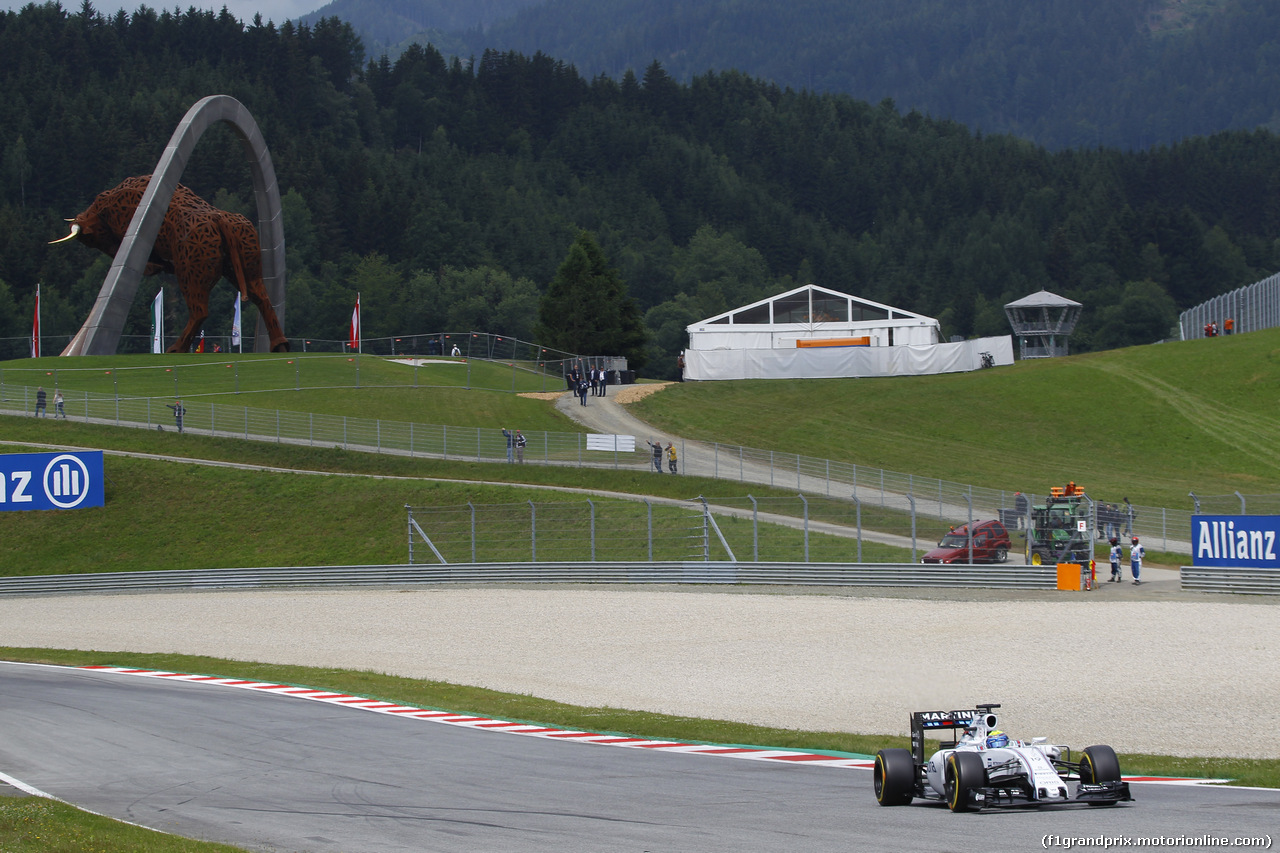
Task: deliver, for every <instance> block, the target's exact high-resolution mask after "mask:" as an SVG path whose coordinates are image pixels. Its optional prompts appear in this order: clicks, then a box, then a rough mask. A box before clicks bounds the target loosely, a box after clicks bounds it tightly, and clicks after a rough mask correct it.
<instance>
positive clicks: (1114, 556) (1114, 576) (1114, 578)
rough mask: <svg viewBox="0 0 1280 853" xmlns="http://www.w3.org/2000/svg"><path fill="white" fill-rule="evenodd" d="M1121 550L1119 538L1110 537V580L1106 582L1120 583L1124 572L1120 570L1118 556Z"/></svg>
mask: <svg viewBox="0 0 1280 853" xmlns="http://www.w3.org/2000/svg"><path fill="white" fill-rule="evenodd" d="M1122 553H1123V552H1122V551H1121V549H1120V540H1119V539H1117V538H1116V537H1114V536H1113V537H1111V580H1109V581H1108V583H1120V581H1122V580H1124V574H1123V573H1121V571H1120V556H1121V554H1122Z"/></svg>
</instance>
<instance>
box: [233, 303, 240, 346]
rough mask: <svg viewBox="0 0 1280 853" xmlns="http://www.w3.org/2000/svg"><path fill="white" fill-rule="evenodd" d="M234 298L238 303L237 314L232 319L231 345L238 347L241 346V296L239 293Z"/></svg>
mask: <svg viewBox="0 0 1280 853" xmlns="http://www.w3.org/2000/svg"><path fill="white" fill-rule="evenodd" d="M234 299H235V303H236V315H235V317H234V318H233V319H232V320H231V345H232V346H233V347H238V346H240V296H239V294H237V295H236V296H235V297H234Z"/></svg>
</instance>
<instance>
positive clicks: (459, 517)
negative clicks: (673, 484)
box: [405, 495, 945, 565]
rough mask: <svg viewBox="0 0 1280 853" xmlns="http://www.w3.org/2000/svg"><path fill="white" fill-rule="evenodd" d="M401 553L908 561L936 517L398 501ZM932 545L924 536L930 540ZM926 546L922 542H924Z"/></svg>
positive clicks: (700, 502)
mask: <svg viewBox="0 0 1280 853" xmlns="http://www.w3.org/2000/svg"><path fill="white" fill-rule="evenodd" d="M405 509H406V511H407V513H408V530H409V563H410V564H411V565H414V564H423V563H440V564H453V563H520V562H535V563H536V562H551V563H558V562H655V561H657V562H665V561H686V562H687V561H695V560H702V561H729V562H751V563H760V562H766V563H781V562H796V563H863V562H868V563H884V562H898V563H903V562H915V561H916V559H917V556H918V551H917V550H915V549H912V548H911V547H910V546H911V539H910V538H909V536H905V535H902V534H903V533H906V532H907V531H908V530H909V529H910V528H912V527H915V526H916V523H917V521H918V522H919V527H920V529H922V530H923V529H927V530H928V531H929V534H930V535H931V536H932V535H933V534H935V533H936V534H938V535H941V534H940V533H938V531H939V530H940V529H945V528H944V526H943V525H941V524H940V523H939V522H937V521H935V520H923V519H922V520H914V519H908V518H902V517H894V514H893V513H889V514H883V513H882V514H880V515H879V516H876V517H875V518H876V521H877V522H878V523H879V527H878V528H877V529H876V530H874V531H872V530H869V529H865V528H864V527H863V526H862V524H861V522H862V518H861V514H860V512H859V511H858V507H857V505H856V504H854V503H853V502H851V501H840V500H836V499H830V498H817V497H806V496H804V495H797V496H795V497H791V498H784V497H755V496H752V495H746V496H738V497H702V496H699V497H697V498H693V499H690V500H686V501H676V500H663V499H654V498H639V499H636V500H634V501H627V500H616V499H599V500H590V499H589V500H582V501H532V500H529V501H524V502H522V503H506V504H474V503H468V504H465V505H461V506H437V507H413V506H407V507H405ZM930 545H931V542H930ZM922 547H929V546H922Z"/></svg>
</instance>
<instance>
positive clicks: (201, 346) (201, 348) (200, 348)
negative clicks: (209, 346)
mask: <svg viewBox="0 0 1280 853" xmlns="http://www.w3.org/2000/svg"><path fill="white" fill-rule="evenodd" d="M196 352H204V330H201V331H200V343H198V344H196Z"/></svg>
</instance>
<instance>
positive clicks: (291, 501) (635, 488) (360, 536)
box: [0, 418, 909, 575]
mask: <svg viewBox="0 0 1280 853" xmlns="http://www.w3.org/2000/svg"><path fill="white" fill-rule="evenodd" d="M0 427H2V428H3V430H4V437H5V438H6V439H8V440H10V441H31V442H33V444H34V443H37V442H39V441H42V440H43V441H51V442H56V443H58V444H66V445H77V446H86V447H100V448H109V449H120V450H131V451H136V452H144V453H158V454H169V453H173V454H174V455H186V456H188V457H190V456H196V457H199V458H203V459H217V460H226V461H233V462H239V463H246V464H254V463H257V464H262V465H270V466H274V467H280V468H290V469H295V470H318V471H331V472H339V471H345V472H353V473H359V474H366V475H375V476H363V477H345V478H342V479H341V480H336V479H334V478H332V477H317V476H308V475H305V474H300V473H266V472H260V471H245V470H238V469H229V468H218V467H210V466H205V465H198V464H183V463H173V462H161V461H153V460H145V459H134V458H128V457H119V456H108V457H106V460H105V473H106V477H107V484H106V502H105V505H104V506H102V507H99V508H94V509H87V510H79V511H76V512H9V513H3V514H0V536H3V537H4V541H5V560H4V563H3V566H0V574H5V575H38V574H58V573H66V572H71V573H74V572H87V571H94V572H105V571H143V570H160V569H203V568H225V567H236V566H277V565H295V566H308V565H380V564H394V563H404V562H407V561H408V544H407V533H406V514H405V510H404V507H405V506H406V505H410V506H414V507H452V508H455V509H458V508H464V507H465V506H466V504H467V503H474V504H476V505H485V506H489V505H495V504H502V505H511V506H509V507H506V508H504V509H502V510H499V511H497V512H498V513H499V515H500V518H494V517H493V516H492V512H494V511H491V510H482V512H486V513H489V514H488V515H486V516H485V518H486V523H485V524H483V525H481V529H482V530H485V529H488V530H492V529H495V527H496V526H497V525H502V526H505V527H508V528H510V530H511V533H510V535H509V538H508V541H507V542H506V546H505V547H506V550H503V548H502V547H498V546H495V547H493V548H488V549H485V548H483V547H482V550H481V551H480V552H479V553H478V554H477V557H478V559H480V560H481V561H482V562H485V561H500V560H526V559H528V557H529V551H528V547H527V544H526V543H527V542H528V541H529V540H528V535H527V532H526V533H522V531H527V530H528V522H529V513H528V510H527V509H526V507H527V504H525V502H526V501H528V500H533V501H534V502H535V503H538V504H540V505H543V506H542V508H541V509H540V510H539V512H540V518H541V521H540V524H539V529H540V531H541V535H540V541H539V552H538V557H539V559H540V560H543V561H548V560H586V559H589V558H590V550H589V548H590V542H589V538H588V535H587V533H586V531H587V526H588V524H589V516H588V515H587V512H588V507H587V504H586V500H587V496H586V495H582V496H577V495H565V494H564V493H562V492H555V491H541V490H540V491H530V490H529V489H526V488H519V487H517V486H515V485H502V484H492V485H489V484H484V483H479V482H475V481H477V480H480V479H481V478H486V479H490V480H500V479H508V480H511V481H513V482H514V481H523V482H533V483H539V482H540V483H545V484H547V485H552V486H560V487H564V486H568V487H571V488H588V489H600V490H609V491H614V492H623V493H626V492H630V493H633V494H640V495H642V494H657V495H659V496H663V497H671V498H677V499H689V498H693V497H695V496H697V495H698V494H699V493H706V494H707V495H709V496H714V495H715V494H717V493H718V492H722V491H724V490H726V487H727V484H725V483H722V482H718V481H715V480H706V479H703V478H694V477H650V476H646V472H635V471H612V470H594V469H577V468H559V467H548V466H523V467H519V468H517V467H516V466H507V465H501V464H480V463H464V462H441V461H435V460H425V459H406V458H403V457H396V456H379V455H373V454H364V453H356V452H349V451H343V450H340V449H325V448H310V447H295V446H292V445H272V444H263V443H257V442H243V441H238V440H236V439H209V438H198V439H195V440H192V439H193V437H190V436H179V435H177V434H175V433H173V432H166V433H156V432H148V431H143V430H134V429H126V428H118V427H106V426H96V425H85V424H77V423H72V422H58V423H51V422H48V421H35V420H34V419H31V418H0ZM6 449H7V450H9V449H11V450H19V449H23V448H6ZM25 449H28V450H30V449H32V448H30V447H28V448H25ZM387 477H397V478H405V477H407V478H418V479H388V478H387ZM431 477H436V478H450V479H449V481H446V482H436V481H432V480H429V479H422V478H431ZM728 488H732V486H728ZM743 491H745V489H744V490H743ZM754 493H755V494H758V495H760V496H761V497H766V496H769V495H772V496H774V497H775V498H778V497H780V496H781V495H784V494H786V493H785V492H783V491H781V490H774V491H771V490H768V489H757V490H755V492H754ZM593 500H594V501H595V503H596V512H597V533H598V538H599V543H598V550H597V557H598V558H599V559H645V558H646V557H647V547H646V546H645V544H644V541H645V540H644V535H645V531H646V530H647V518H646V512H645V508H644V505H643V504H641V503H634V502H628V501H621V500H611V499H603V498H599V497H597V498H594V499H593ZM553 502H574V503H573V505H572V506H567V507H562V508H561V509H560V510H558V511H559V513H560V514H561V515H564V514H565V513H572V514H573V518H572V519H571V520H570V521H565V522H562V523H564V524H569V525H570V531H571V532H569V533H567V534H562V535H561V537H560V538H559V541H557V540H556V538H555V537H553V536H552V535H551V532H552V526H551V525H552V521H551V520H550V518H551V516H550V515H549V513H551V508H550V507H549V506H547V505H549V504H552V503H553ZM730 503H736V504H738V505H741V504H742V503H743V501H730ZM788 503H789V504H790V505H791V507H792V509H793V512H794V514H798V513H799V512H800V508H799V504H798V503H797V502H796V501H795V500H794V496H792V497H791V498H790V499H789V500H788ZM814 505H818V502H816V501H815V502H814ZM427 518H428V517H427V516H425V515H420V516H419V523H421V524H423V526H424V527H426V528H427V529H428V532H429V534H430V535H432V537H433V539H435V538H436V536H437V531H436V530H434V529H432V528H431V523H430V522H429V521H428V520H427ZM654 518H655V521H654V524H655V538H656V542H655V552H654V557H655V558H656V559H659V560H679V559H687V558H688V557H689V556H690V550H689V549H690V547H691V543H690V540H689V539H688V538H687V536H688V534H689V533H690V531H688V530H685V529H683V528H684V527H686V526H687V524H688V521H687V518H688V512H687V511H684V510H676V509H671V508H668V507H664V506H655V508H654ZM318 519H323V523H317V520H318ZM722 529H723V530H724V531H725V534H726V536H727V537H728V538H729V539H730V541H731V543H732V547H733V548H734V550H735V553H736V554H738V555H739V557H740V559H750V556H751V533H750V524H749V523H748V522H745V521H742V520H739V519H725V521H724V524H723V526H722ZM464 532H465V531H464ZM623 533H625V534H626V535H625V536H624V535H622V534H623ZM440 536H441V538H440V539H439V540H438V541H437V544H438V545H440V546H441V547H443V548H444V549H445V554H446V558H447V559H450V560H451V561H458V560H460V559H463V558H466V559H469V545H467V544H464V543H463V541H462V539H460V538H459V537H458V536H457V535H453V536H445V535H444V534H443V532H441V533H440ZM802 537H803V533H802V532H801V531H799V530H794V529H790V528H786V527H781V526H778V525H772V524H764V523H762V524H761V525H760V539H759V541H760V551H761V559H766V560H767V559H795V560H798V559H802V555H803V538H802ZM856 548H857V544H856V541H853V540H849V539H843V538H836V537H832V536H826V535H822V534H818V533H811V535H810V554H811V559H813V560H815V561H820V560H831V559H837V560H850V559H853V558H854V556H855V554H856ZM421 553H422V554H425V553H426V551H425V549H424V550H423V551H422V552H421ZM459 554H461V555H464V557H459V556H457V555H459ZM784 555H785V556H784ZM712 556H713V558H716V559H723V556H724V555H723V551H722V550H721V549H720V547H719V544H718V543H714V544H713V552H712ZM863 559H864V560H866V561H875V560H886V561H887V560H894V561H896V560H905V559H909V554H907V553H906V552H905V551H904V550H902V549H893V548H889V547H887V546H881V545H876V544H874V543H871V542H864V545H863Z"/></svg>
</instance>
